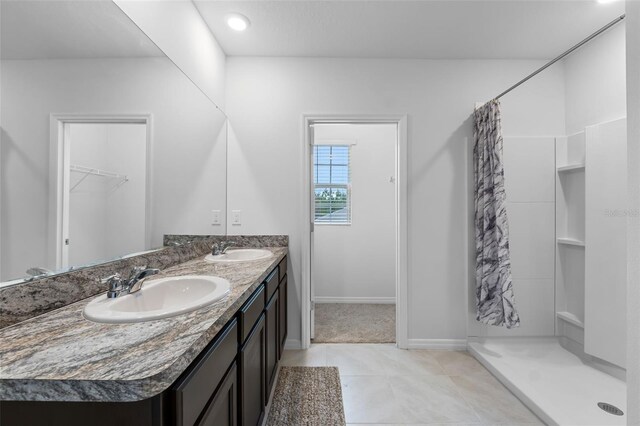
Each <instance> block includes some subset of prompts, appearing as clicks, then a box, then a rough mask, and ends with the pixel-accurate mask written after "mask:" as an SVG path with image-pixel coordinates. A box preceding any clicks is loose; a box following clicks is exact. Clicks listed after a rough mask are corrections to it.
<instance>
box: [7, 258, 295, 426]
mask: <svg viewBox="0 0 640 426" xmlns="http://www.w3.org/2000/svg"><path fill="white" fill-rule="evenodd" d="M269 250H270V251H271V252H272V253H273V256H271V257H270V258H269V259H265V260H260V261H256V262H239V263H233V264H231V263H229V264H211V263H207V262H205V261H204V259H203V258H202V257H199V258H197V259H194V260H191V261H188V262H185V263H182V264H179V265H177V266H174V267H172V268H169V269H167V270H166V271H163V273H162V274H161V275H163V276H181V275H189V274H191V275H193V274H196V275H209V276H219V277H222V278H225V279H227V280H228V281H229V282H230V283H231V291H230V293H229V295H228V296H227V297H226V298H224V299H223V300H221V301H220V302H218V303H215V304H213V305H211V306H207V307H204V308H201V309H199V310H196V311H194V312H190V313H187V314H182V315H179V316H175V317H171V318H165V319H161V320H156V321H147V322H140V323H127V324H101V323H94V322H90V321H87V320H86V319H84V318H83V316H82V311H83V309H84V306H86V305H87V303H88V302H89V300H83V301H80V302H77V303H74V304H72V305H69V306H66V307H64V308H61V309H58V310H56V311H52V312H50V313H47V314H45V315H41V316H39V317H36V318H33V319H31V320H28V321H25V322H22V323H19V324H16V325H14V326H11V327H8V328H5V329H3V330H0V339H1V340H2V341H3V344H2V351H1V352H0V357H2V366H1V370H0V423H1V424H2V425H3V426H11V425H45V424H46V425H65V426H73V425H88V424H91V425H118V426H124V425H135V426H144V425H180V426H181V425H189V426H191V425H216V426H221V425H252V426H253V425H258V424H260V422H261V421H262V419H263V417H264V412H265V406H266V404H267V401H268V400H269V396H270V394H271V392H272V390H273V388H274V384H275V378H276V373H277V368H278V363H279V360H280V357H281V356H282V353H283V350H284V344H285V340H286V337H287V249H286V248H282V247H279V248H270V249H269Z"/></svg>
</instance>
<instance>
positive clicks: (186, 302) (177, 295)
mask: <svg viewBox="0 0 640 426" xmlns="http://www.w3.org/2000/svg"><path fill="white" fill-rule="evenodd" d="M230 289H231V285H230V283H229V281H227V280H225V279H224V278H219V277H207V276H200V275H184V276H179V277H168V278H161V279H157V280H149V281H146V282H145V283H144V285H143V286H142V289H141V290H139V291H137V292H135V293H131V294H127V295H125V296H119V297H116V298H115V299H108V298H107V295H106V294H104V295H102V296H99V297H96V298H95V299H93V300H92V301H91V302H89V304H87V306H85V308H84V317H85V318H86V319H88V320H91V321H95V322H104V323H134V322H142V321H151V320H155V319H161V318H168V317H172V316H176V315H180V314H184V313H187V312H191V311H195V310H196V309H199V308H202V307H204V306H207V305H209V304H211V303H213V302H216V301H218V300H220V299H222V298H223V297H225V296H226V295H227V294H228V293H229V291H230Z"/></svg>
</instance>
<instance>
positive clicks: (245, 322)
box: [238, 284, 265, 344]
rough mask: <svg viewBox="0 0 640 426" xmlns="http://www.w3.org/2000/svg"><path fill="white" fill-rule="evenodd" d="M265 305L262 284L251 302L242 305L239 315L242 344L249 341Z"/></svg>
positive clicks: (254, 293)
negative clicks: (248, 338)
mask: <svg viewBox="0 0 640 426" xmlns="http://www.w3.org/2000/svg"><path fill="white" fill-rule="evenodd" d="M264 305H265V300H264V284H260V287H258V288H257V289H256V290H255V291H254V292H253V294H252V295H251V297H250V298H249V300H247V301H246V302H245V304H244V305H242V307H241V308H240V312H239V313H238V322H239V324H240V344H242V343H243V342H244V341H245V340H247V337H248V336H249V333H251V330H252V329H253V326H254V325H255V324H256V322H257V321H258V318H260V315H262V312H263V311H264Z"/></svg>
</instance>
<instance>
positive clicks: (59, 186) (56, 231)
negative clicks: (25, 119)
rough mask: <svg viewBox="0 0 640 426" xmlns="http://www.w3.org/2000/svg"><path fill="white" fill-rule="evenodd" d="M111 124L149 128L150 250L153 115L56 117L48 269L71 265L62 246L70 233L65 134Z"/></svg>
mask: <svg viewBox="0 0 640 426" xmlns="http://www.w3.org/2000/svg"><path fill="white" fill-rule="evenodd" d="M81 123H95V124H100V123H112V124H131V123H134V124H144V125H145V126H146V162H147V167H146V182H145V185H146V188H145V198H146V199H145V246H146V247H145V249H147V248H150V247H151V230H152V229H153V227H152V215H151V210H152V201H153V199H152V197H153V196H152V194H153V170H152V169H153V167H152V164H153V163H152V160H153V149H152V147H153V143H152V141H153V134H152V129H153V115H152V114H149V113H142V114H74V113H53V114H50V115H49V153H50V154H49V215H48V216H49V226H48V229H49V235H48V247H49V250H48V253H49V259H48V264H49V265H55V269H56V270H60V269H61V268H62V265H63V264H64V263H65V262H66V263H68V249H67V250H65V249H64V247H63V244H61V243H60V242H61V241H63V239H64V238H65V233H66V232H68V226H69V224H68V218H67V219H65V213H66V212H67V211H68V209H69V206H68V199H67V197H65V196H64V194H65V191H68V190H69V187H68V185H69V176H68V173H69V172H68V170H65V164H66V163H67V162H68V161H69V146H68V143H69V142H68V140H69V138H68V135H66V134H65V133H66V132H67V129H68V126H67V125H68V124H81Z"/></svg>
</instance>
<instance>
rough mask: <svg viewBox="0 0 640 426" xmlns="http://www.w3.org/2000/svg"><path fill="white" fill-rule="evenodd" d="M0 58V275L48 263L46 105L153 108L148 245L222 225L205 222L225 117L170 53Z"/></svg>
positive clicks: (214, 198) (213, 203) (213, 202)
mask: <svg viewBox="0 0 640 426" xmlns="http://www.w3.org/2000/svg"><path fill="white" fill-rule="evenodd" d="M1 66H2V73H1V84H0V87H1V90H2V104H1V105H0V117H1V119H2V122H1V123H0V124H1V125H2V135H1V136H2V147H1V149H2V162H3V164H2V179H1V184H2V188H1V195H2V215H1V217H2V223H1V226H2V241H1V244H2V247H3V248H2V265H3V266H2V273H3V277H2V279H3V280H5V279H9V278H13V277H21V276H23V275H24V271H25V269H26V268H27V267H30V266H34V265H38V266H44V267H49V268H52V267H54V265H51V263H50V261H48V250H47V247H48V246H49V247H51V244H53V242H51V241H49V242H47V233H48V229H47V224H48V217H49V212H48V206H49V204H48V203H49V200H48V195H49V114H51V113H86V114H114V113H116V114H141V113H151V114H152V115H153V128H152V132H153V133H152V138H153V146H152V162H151V167H152V174H153V177H152V185H153V186H152V189H151V191H152V197H153V198H152V215H153V216H152V241H151V243H152V246H160V245H162V235H163V234H165V233H196V234H212V233H213V234H219V233H224V227H222V226H211V223H210V222H211V210H212V209H220V210H222V211H224V210H225V194H226V184H225V178H226V176H225V175H226V172H225V169H226V167H225V158H226V146H225V143H224V142H225V117H224V116H223V115H222V114H221V113H220V111H218V110H217V109H216V107H215V106H214V105H213V104H212V103H211V102H210V101H209V100H208V99H207V98H206V97H205V96H204V95H203V94H202V92H201V91H200V90H199V89H198V88H196V86H194V85H193V83H191V81H189V80H188V79H187V78H186V77H185V76H184V74H182V72H180V70H178V69H177V68H176V67H175V66H174V65H173V63H171V61H170V60H168V59H166V58H147V59H98V60H44V61H38V60H29V61H2V63H1ZM184 206H189V208H188V209H187V208H185V207H184ZM122 207H124V206H122ZM9 268H11V269H9Z"/></svg>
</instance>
